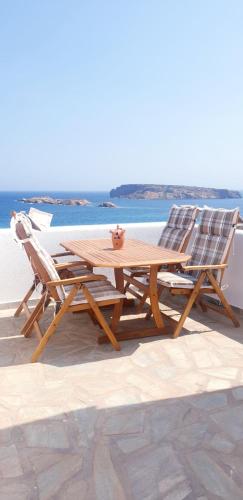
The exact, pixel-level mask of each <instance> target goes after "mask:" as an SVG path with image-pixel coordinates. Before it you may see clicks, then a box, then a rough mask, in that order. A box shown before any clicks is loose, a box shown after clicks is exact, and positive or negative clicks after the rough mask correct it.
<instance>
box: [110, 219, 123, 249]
mask: <svg viewBox="0 0 243 500" xmlns="http://www.w3.org/2000/svg"><path fill="white" fill-rule="evenodd" d="M110 233H111V234H112V245H113V248H114V250H120V249H121V248H122V247H123V245H124V242H125V229H122V228H121V227H119V225H117V226H116V229H113V230H112V231H110Z"/></svg>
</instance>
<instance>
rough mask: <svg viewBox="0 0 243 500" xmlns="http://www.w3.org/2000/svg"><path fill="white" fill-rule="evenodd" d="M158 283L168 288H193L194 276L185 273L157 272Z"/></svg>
mask: <svg viewBox="0 0 243 500" xmlns="http://www.w3.org/2000/svg"><path fill="white" fill-rule="evenodd" d="M157 278H158V284H159V285H162V286H165V287H168V288H194V285H195V283H196V281H197V280H196V278H194V277H193V276H192V275H190V274H186V273H169V272H166V271H162V272H160V273H158V276H157Z"/></svg>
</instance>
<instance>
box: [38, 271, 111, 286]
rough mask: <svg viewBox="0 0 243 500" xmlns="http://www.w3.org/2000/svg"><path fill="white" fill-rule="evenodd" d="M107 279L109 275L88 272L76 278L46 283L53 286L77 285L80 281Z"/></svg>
mask: <svg viewBox="0 0 243 500" xmlns="http://www.w3.org/2000/svg"><path fill="white" fill-rule="evenodd" d="M104 280H107V276H103V275H102V274H87V275H86V276H76V277H75V278H67V279H64V280H61V279H60V280H56V281H48V282H47V283H46V285H47V286H48V287H52V286H68V285H77V284H78V283H86V282H88V281H104Z"/></svg>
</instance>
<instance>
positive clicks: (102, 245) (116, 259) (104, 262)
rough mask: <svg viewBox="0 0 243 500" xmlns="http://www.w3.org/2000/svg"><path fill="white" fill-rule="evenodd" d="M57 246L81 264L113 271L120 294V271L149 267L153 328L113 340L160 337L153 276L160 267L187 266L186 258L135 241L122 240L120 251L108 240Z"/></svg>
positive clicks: (187, 257)
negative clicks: (79, 259) (85, 262)
mask: <svg viewBox="0 0 243 500" xmlns="http://www.w3.org/2000/svg"><path fill="white" fill-rule="evenodd" d="M61 246H62V247H64V248H65V249H66V250H68V251H70V252H72V253H73V254H74V255H76V256H78V257H80V258H81V259H82V260H85V261H87V262H88V263H89V264H91V265H92V266H93V267H104V268H106V267H107V268H113V269H114V273H115V280H116V287H117V289H118V290H119V291H120V292H122V293H123V292H124V275H123V268H126V267H138V266H141V267H144V266H149V268H150V280H149V284H150V285H149V286H150V302H151V309H152V313H153V318H154V321H155V325H156V328H153V329H151V328H146V329H145V330H143V332H141V331H137V332H135V331H133V332H126V334H125V333H124V334H118V335H117V339H118V340H123V339H125V338H137V337H142V336H143V337H145V336H151V335H161V333H164V328H165V325H164V321H163V318H162V315H161V312H160V309H159V302H158V293H157V272H158V269H159V268H160V267H161V266H163V265H169V264H172V265H173V264H180V263H183V262H187V261H188V260H189V259H190V256H189V255H185V254H183V253H179V252H174V251H173V250H168V249H165V248H162V247H159V246H155V245H150V244H148V243H145V242H143V241H139V240H126V241H125V244H124V247H123V248H122V249H121V250H114V249H113V247H112V243H111V239H100V240H73V241H64V242H62V243H61ZM121 307H122V304H121ZM152 330H153V331H152ZM146 332H147V333H146Z"/></svg>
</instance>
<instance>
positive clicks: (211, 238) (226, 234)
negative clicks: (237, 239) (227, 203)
mask: <svg viewBox="0 0 243 500" xmlns="http://www.w3.org/2000/svg"><path fill="white" fill-rule="evenodd" d="M238 217H239V209H238V208H236V209H235V210H224V209H204V210H203V212H202V217H201V223H200V225H199V227H198V231H197V236H196V238H195V240H194V243H193V246H192V249H191V252H190V253H191V255H192V258H191V259H190V261H189V262H188V263H187V265H190V266H193V265H194V266H195V265H204V264H205V265H209V264H222V263H224V261H225V258H226V256H227V253H228V250H229V246H230V243H231V241H232V238H233V235H234V231H235V226H236V223H237V220H238ZM190 274H193V276H198V275H199V272H196V271H190ZM214 275H215V276H217V272H214Z"/></svg>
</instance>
